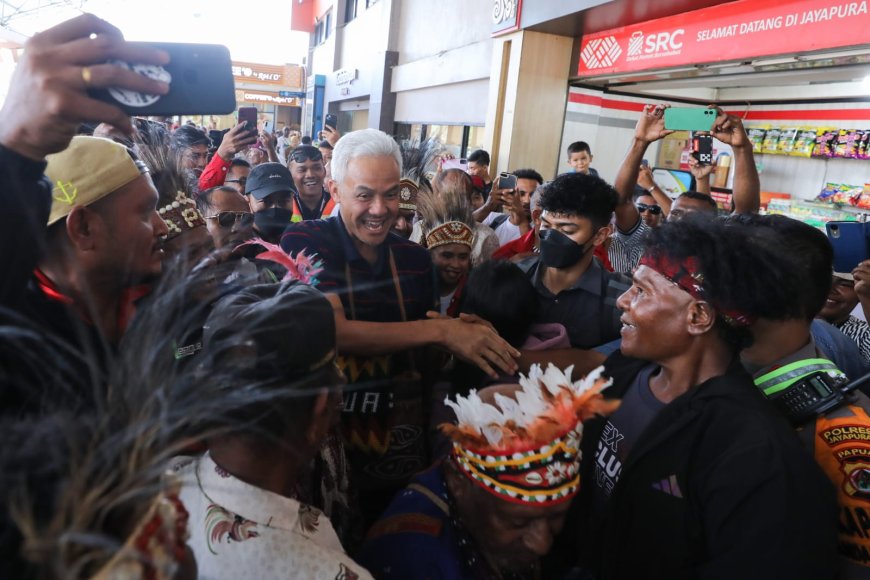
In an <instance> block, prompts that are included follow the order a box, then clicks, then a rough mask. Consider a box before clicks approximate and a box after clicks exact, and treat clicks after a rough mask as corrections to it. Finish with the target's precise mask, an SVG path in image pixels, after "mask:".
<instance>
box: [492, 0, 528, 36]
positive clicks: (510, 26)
mask: <svg viewBox="0 0 870 580" xmlns="http://www.w3.org/2000/svg"><path fill="white" fill-rule="evenodd" d="M522 12H523V0H492V36H498V35H500V34H506V33H508V32H513V31H514V30H519V28H520V16H521V15H522Z"/></svg>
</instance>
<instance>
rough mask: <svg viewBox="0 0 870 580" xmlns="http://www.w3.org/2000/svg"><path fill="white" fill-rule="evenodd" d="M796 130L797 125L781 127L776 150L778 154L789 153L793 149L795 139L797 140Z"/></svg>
mask: <svg viewBox="0 0 870 580" xmlns="http://www.w3.org/2000/svg"><path fill="white" fill-rule="evenodd" d="M798 131H799V129H798V128H797V127H789V128H787V129H783V130H782V133H780V134H779V141H778V142H777V144H776V152H777V153H779V154H780V155H791V152H792V151H793V150H794V144H795V141H797V136H798Z"/></svg>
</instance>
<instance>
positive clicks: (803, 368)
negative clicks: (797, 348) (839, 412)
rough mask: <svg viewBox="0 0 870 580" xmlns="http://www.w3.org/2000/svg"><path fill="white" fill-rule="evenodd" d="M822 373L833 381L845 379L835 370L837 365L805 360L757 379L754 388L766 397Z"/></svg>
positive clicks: (815, 359)
mask: <svg viewBox="0 0 870 580" xmlns="http://www.w3.org/2000/svg"><path fill="white" fill-rule="evenodd" d="M819 372H824V373H827V374H828V375H829V376H830V377H832V378H834V379H843V380H845V379H846V375H845V374H844V373H843V371H841V370H840V369H838V368H837V365H835V364H834V363H832V362H831V361H829V360H827V359H824V358H807V359H803V360H799V361H795V362H793V363H791V364H787V365H785V366H783V367H779V368H778V369H776V370H774V371H770V372H769V373H766V374H764V375H762V376H760V377H758V378H757V379H755V386H756V387H758V388H759V389H760V390H761V392H762V393H764V395H765V396H766V397H769V396H771V395H773V394H776V393H778V392H780V391H784V390H786V389H787V388H789V387H790V386H792V385H793V384H795V383H796V382H798V381H799V380H801V379H803V378H805V377H808V376H809V375H811V374H814V373H819Z"/></svg>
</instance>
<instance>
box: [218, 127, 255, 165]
mask: <svg viewBox="0 0 870 580" xmlns="http://www.w3.org/2000/svg"><path fill="white" fill-rule="evenodd" d="M256 142H257V133H256V132H253V131H249V130H248V127H247V125H246V124H245V123H239V124H238V125H236V126H235V127H233V128H232V129H230V130H229V131H228V132H227V134H226V135H224V138H223V139H222V140H221V144H220V145H219V146H218V151H217V154H218V155H219V156H220V158H221V159H223V160H224V161H226V162H227V163H229V162H230V161H231V160H232V158H233V157H235V156H236V153H238V152H240V151H242V150H244V149H245V148H246V147H250V146H251V145H253V144H254V143H256Z"/></svg>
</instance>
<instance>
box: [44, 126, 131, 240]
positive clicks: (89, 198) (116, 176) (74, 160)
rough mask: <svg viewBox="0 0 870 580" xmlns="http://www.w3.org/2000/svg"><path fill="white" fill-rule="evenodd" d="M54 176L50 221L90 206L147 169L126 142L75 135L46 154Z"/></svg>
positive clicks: (51, 177)
mask: <svg viewBox="0 0 870 580" xmlns="http://www.w3.org/2000/svg"><path fill="white" fill-rule="evenodd" d="M46 160H47V161H48V167H46V168H45V174H46V176H48V179H49V180H51V186H52V190H51V197H52V200H51V214H50V215H49V216H48V225H51V224H53V223H55V222H57V221H60V220H62V219H63V218H65V217H66V216H68V215H69V213H70V212H71V211H72V208H74V207H76V206H88V205H90V204H92V203H94V202H95V201H97V200H99V199H102V198H104V197H106V196H107V195H109V194H110V193H112V192H113V191H117V190H118V189H120V188H122V187H123V186H125V185H127V184H128V183H130V182H131V181H133V180H134V179H136V178H137V177H139V176H140V175H142V173H143V171H141V170H140V169H139V167H138V166H137V165H136V162H135V161H133V158H132V157H130V154H129V153H128V152H127V148H126V147H124V146H123V145H120V144H118V143H115V142H114V141H111V140H109V139H100V138H99V137H73V139H72V142H71V143H70V145H69V147H67V148H66V149H65V150H63V151H61V152H60V153H55V154H54V155H49V156H48V157H46Z"/></svg>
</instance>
